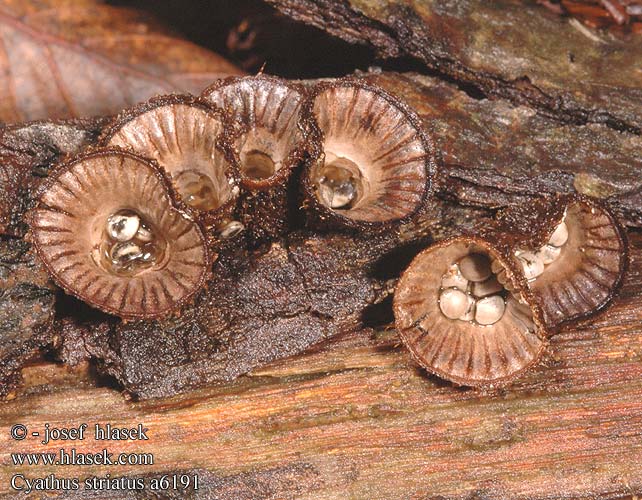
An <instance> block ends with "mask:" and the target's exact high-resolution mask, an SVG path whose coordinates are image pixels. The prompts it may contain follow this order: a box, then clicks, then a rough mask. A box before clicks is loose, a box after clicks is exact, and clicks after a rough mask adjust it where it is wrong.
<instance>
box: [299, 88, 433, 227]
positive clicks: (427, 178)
mask: <svg viewBox="0 0 642 500" xmlns="http://www.w3.org/2000/svg"><path fill="white" fill-rule="evenodd" d="M306 112H307V113H308V114H309V116H310V117H311V119H312V120H313V123H314V127H313V128H314V129H315V130H316V133H317V135H318V137H319V139H318V142H319V149H318V151H317V157H316V161H313V162H311V164H310V166H309V167H308V168H307V169H306V170H305V172H304V174H303V179H302V182H303V188H304V193H305V196H306V199H307V204H308V205H309V206H310V207H311V211H312V213H313V214H315V215H316V219H317V221H325V222H327V223H329V225H331V226H332V227H351V228H361V229H364V228H366V227H369V228H374V227H380V228H383V227H389V226H390V225H395V224H399V223H401V222H403V221H406V220H409V219H410V218H412V217H413V216H414V215H416V214H417V213H418V212H419V211H420V210H421V209H422V208H423V207H424V205H425V203H426V200H427V199H428V198H429V197H430V195H431V192H432V183H433V176H434V174H435V170H436V168H435V160H434V148H433V146H432V142H431V140H430V139H429V138H428V136H427V135H426V134H425V132H424V131H423V129H422V126H421V121H420V119H419V118H418V117H417V115H416V114H415V113H414V111H412V110H411V109H410V108H409V107H408V106H406V105H405V104H404V103H402V102H401V101H399V100H398V99H397V98H395V97H393V96H391V95H390V94H388V93H387V92H385V91H384V90H383V89H381V88H378V87H375V86H373V85H370V84H368V83H366V82H364V81H360V80H354V79H348V80H343V81H339V82H336V83H333V84H320V85H318V86H317V87H316V88H315V89H314V90H313V96H312V99H311V101H310V102H309V103H308V107H307V110H306Z"/></svg>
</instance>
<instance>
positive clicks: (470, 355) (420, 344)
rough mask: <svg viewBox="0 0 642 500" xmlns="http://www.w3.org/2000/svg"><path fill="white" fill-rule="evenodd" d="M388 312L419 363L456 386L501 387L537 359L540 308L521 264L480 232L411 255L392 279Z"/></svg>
mask: <svg viewBox="0 0 642 500" xmlns="http://www.w3.org/2000/svg"><path fill="white" fill-rule="evenodd" d="M491 262H497V263H499V265H500V267H501V271H503V272H504V276H505V277H506V280H507V282H509V283H510V285H509V286H508V287H504V286H502V285H501V284H499V283H498V281H497V275H496V272H493V270H492V269H491ZM509 289H510V291H509ZM394 313H395V322H396V326H397V329H398V330H399V333H400V335H401V338H402V340H403V342H404V344H405V345H406V346H407V347H408V349H409V350H410V352H411V353H412V354H413V356H414V358H415V359H416V360H417V361H418V362H419V364H421V366H423V367H424V368H426V369H427V370H428V371H429V372H431V373H433V374H435V375H438V376H440V377H442V378H445V379H447V380H450V381H452V382H455V383H457V384H461V385H467V386H485V387H490V386H499V385H504V384H506V383H508V382H510V381H512V380H513V379H514V378H515V377H517V376H518V375H519V374H520V373H522V372H524V371H525V370H526V369H527V368H529V367H530V366H532V365H533V364H534V363H536V362H537V361H538V359H539V358H540V356H541V353H542V352H543V349H544V346H545V341H544V340H543V339H544V338H545V335H544V331H543V326H542V324H543V319H542V315H541V311H540V309H539V308H538V306H537V305H536V304H535V303H534V301H533V299H532V296H531V293H530V291H529V290H528V287H527V286H526V284H525V278H524V276H523V274H522V272H521V270H520V269H519V268H518V267H517V266H516V265H515V263H514V262H512V261H511V259H510V258H509V257H505V256H504V253H503V251H500V250H499V249H498V248H496V247H494V246H493V245H492V244H491V243H489V242H488V241H486V240H483V239H481V238H476V237H467V236H460V237H456V238H452V239H448V240H444V241H442V242H440V243H437V244H435V245H433V246H431V247H429V248H427V249H426V250H424V251H423V252H421V253H420V254H419V255H417V257H416V258H415V259H414V260H413V261H412V263H411V264H410V266H409V267H408V268H407V269H406V271H405V272H404V273H403V275H402V276H401V279H400V280H399V283H398V285H397V289H396V291H395V296H394Z"/></svg>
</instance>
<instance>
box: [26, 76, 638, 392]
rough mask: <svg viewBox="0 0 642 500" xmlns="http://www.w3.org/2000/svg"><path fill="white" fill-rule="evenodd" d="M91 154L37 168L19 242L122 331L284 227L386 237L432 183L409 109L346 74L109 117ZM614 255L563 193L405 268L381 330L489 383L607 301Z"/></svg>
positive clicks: (256, 85) (158, 103)
mask: <svg viewBox="0 0 642 500" xmlns="http://www.w3.org/2000/svg"><path fill="white" fill-rule="evenodd" d="M98 146H99V147H98V148H97V149H92V150H90V151H87V152H84V153H82V154H80V155H79V156H77V157H75V158H72V159H70V160H67V161H66V162H64V163H62V164H60V165H57V166H55V167H54V168H53V169H52V170H51V172H50V175H49V178H48V179H47V180H46V181H45V182H44V183H43V185H42V186H41V191H40V197H39V201H38V204H37V206H36V207H35V208H34V209H33V211H32V213H31V215H30V224H31V238H32V240H33V242H34V245H35V248H36V251H37V253H38V256H39V257H40V259H41V260H42V262H43V263H44V264H45V266H46V268H47V270H48V272H49V273H50V275H51V277H52V278H53V280H54V281H55V282H56V283H57V284H58V285H59V286H60V287H61V288H62V289H63V290H64V291H66V292H67V293H69V294H71V295H74V296H76V297H78V298H79V299H81V300H82V301H84V302H86V303H87V304H89V305H91V306H93V307H95V308H97V309H100V310H102V311H104V312H107V313H109V314H111V315H114V316H117V317H120V318H123V319H154V318H159V317H165V316H169V315H173V314H178V313H180V311H181V309H182V308H184V306H185V305H186V304H188V303H190V301H191V300H192V299H193V298H194V297H195V296H196V295H197V294H199V293H200V292H201V291H202V290H203V288H204V285H205V283H206V280H207V278H208V276H209V275H210V273H211V269H212V264H213V263H214V262H215V261H216V259H217V256H219V254H222V253H225V252H231V253H233V254H235V255H237V258H243V257H242V255H244V252H248V251H250V250H251V249H252V248H262V245H265V244H266V243H267V244H268V245H269V243H270V242H274V241H276V240H278V239H279V238H282V237H283V236H284V235H287V234H288V233H290V232H292V231H295V230H305V231H308V232H312V233H313V232H317V233H319V232H326V233H327V232H340V233H342V234H343V235H344V237H345V235H348V236H349V237H350V236H351V235H352V236H354V237H355V238H363V239H362V241H363V242H364V244H366V243H365V242H366V241H367V237H368V236H369V235H382V234H385V235H391V234H392V235H394V234H397V233H398V232H399V230H400V228H401V227H402V226H403V225H404V224H409V223H413V222H416V221H418V220H419V219H421V218H422V214H423V213H424V212H425V211H426V209H427V208H428V207H430V205H431V204H432V203H433V196H434V194H433V193H434V190H435V182H436V181H435V179H436V175H437V157H436V153H435V147H434V145H433V141H432V140H431V138H430V135H429V134H428V133H427V132H426V131H425V129H424V127H423V124H422V121H421V119H420V118H419V116H417V114H416V113H415V111H414V110H412V109H411V108H410V107H409V106H407V105H406V104H405V103H403V102H402V101H401V100H399V99H398V98H397V97H395V96H393V95H390V94H388V93H387V92H385V91H384V90H383V89H381V88H378V87H376V86H374V85H372V84H370V83H367V82H365V81H363V80H359V79H343V80H338V81H335V82H324V83H320V84H316V85H311V86H303V85H295V84H292V83H290V82H286V81H283V80H280V79H277V78H273V77H267V76H264V75H258V76H255V77H245V78H232V79H227V80H222V81H220V82H217V83H215V84H214V85H212V86H211V87H209V88H208V89H207V90H206V91H205V92H204V93H203V95H201V96H199V97H193V96H175V95H174V96H166V97H160V98H155V99H152V100H150V101H149V102H147V103H144V104H142V105H138V106H136V107H134V108H132V109H129V110H126V111H124V112H123V113H121V114H120V115H119V116H117V117H116V118H115V119H114V120H113V121H112V122H111V123H110V124H109V125H108V126H106V127H105V128H104V130H103V133H102V135H101V138H100V141H99V144H98ZM239 255H241V257H238V256H239ZM626 259H627V251H626V240H625V237H624V233H623V231H622V229H621V228H620V226H619V224H618V222H617V220H616V218H615V217H614V216H613V215H612V214H611V212H610V210H609V208H608V207H607V206H606V205H604V204H601V203H598V202H597V201H595V200H592V199H589V198H585V197H581V196H575V195H568V196H558V197H553V198H543V199H541V200H539V201H537V202H536V203H533V204H531V205H529V206H528V207H515V208H510V207H509V208H506V209H505V210H503V211H501V212H499V213H498V214H497V217H496V219H495V221H494V222H493V223H491V224H486V225H485V226H484V227H480V228H478V231H476V233H475V235H470V234H462V235H460V236H458V237H454V238H450V239H448V240H444V241H440V242H437V243H435V244H434V245H432V246H430V247H428V248H425V249H424V250H423V251H422V252H420V253H419V254H418V255H417V256H416V257H415V259H414V260H413V261H412V263H411V264H410V265H409V267H408V268H407V269H406V271H405V272H404V273H403V275H402V276H401V278H400V280H399V282H398V285H397V289H396V292H395V297H394V308H393V309H394V315H395V318H396V326H397V328H398V330H399V332H400V334H401V337H402V339H403V341H404V343H405V344H406V346H407V347H408V348H409V350H410V351H411V352H412V354H413V356H414V357H415V359H416V360H417V361H418V362H419V363H420V364H421V365H422V366H423V367H425V368H426V369H427V370H429V371H430V372H432V373H434V374H437V375H439V376H441V377H444V378H446V379H448V380H451V381H453V382H455V383H458V384H463V385H472V386H496V385H501V384H505V383H507V382H510V381H511V380H513V379H514V378H515V377H516V376H517V375H519V374H521V373H523V372H524V371H525V370H526V369H528V368H529V367H531V366H533V365H535V364H536V363H537V361H538V360H539V359H540V357H541V355H542V352H543V351H544V349H545V346H546V343H547V338H548V337H549V336H550V335H551V334H552V333H554V332H555V331H557V330H558V329H559V328H561V327H562V326H563V325H565V324H568V323H570V322H573V321H576V320H578V319H580V318H584V317H586V316H589V315H591V314H594V313H595V312H597V311H599V310H602V309H603V308H604V307H605V306H606V305H607V304H608V302H609V301H610V300H611V298H612V297H613V295H614V294H615V292H616V291H617V289H618V287H619V286H620V284H621V281H622V276H623V273H624V271H625V268H626ZM211 279H213V280H216V276H212V278H211Z"/></svg>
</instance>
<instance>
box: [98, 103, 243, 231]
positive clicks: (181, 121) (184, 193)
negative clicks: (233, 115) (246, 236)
mask: <svg viewBox="0 0 642 500" xmlns="http://www.w3.org/2000/svg"><path fill="white" fill-rule="evenodd" d="M224 136H225V124H224V120H223V118H222V116H221V115H220V114H219V113H218V112H216V111H215V110H213V109H211V108H210V107H209V106H206V105H203V104H201V103H199V102H197V101H196V100H195V99H194V98H192V97H189V96H179V95H174V96H166V97H160V98H155V99H152V100H150V101H148V102H147V103H144V104H142V105H139V106H136V107H134V108H133V109H131V110H128V111H125V112H124V113H122V114H121V115H120V116H119V117H117V118H116V120H115V121H114V122H113V123H112V124H111V125H110V126H109V127H108V128H107V129H106V131H105V132H104V133H103V138H102V144H103V145H104V146H106V147H113V146H116V147H120V148H123V149H127V150H129V151H132V152H134V153H136V154H139V155H141V156H144V157H145V158H150V159H154V160H155V161H157V162H158V163H159V164H160V166H161V167H162V168H163V169H165V171H166V172H167V173H168V174H169V176H170V177H171V180H172V183H173V184H174V186H175V189H176V191H177V192H178V194H179V196H180V198H181V200H182V201H183V202H184V203H185V204H186V205H188V206H189V207H190V208H191V209H192V210H193V211H195V212H196V213H197V214H198V216H199V219H200V220H201V221H202V222H203V223H204V224H205V225H206V226H208V227H210V226H213V227H215V228H216V229H217V230H218V231H219V232H220V233H225V232H229V228H228V225H229V224H230V223H231V222H233V221H232V218H231V214H232V213H233V211H234V208H235V205H236V202H237V198H238V194H239V187H238V173H237V168H236V167H235V165H234V163H233V162H232V161H230V160H229V158H228V157H227V155H226V153H225V147H224V146H223V144H222V143H223V142H224V141H223V139H224Z"/></svg>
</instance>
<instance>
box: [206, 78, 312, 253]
mask: <svg viewBox="0 0 642 500" xmlns="http://www.w3.org/2000/svg"><path fill="white" fill-rule="evenodd" d="M203 98H204V99H205V100H206V101H208V102H210V103H212V104H213V105H215V106H216V107H218V108H220V109H223V110H224V111H225V113H226V115H227V116H229V117H230V118H231V119H232V120H233V121H234V122H235V123H236V126H237V129H236V133H235V137H233V138H232V139H231V140H230V143H231V149H232V154H233V155H234V157H235V159H236V162H237V163H238V165H239V171H240V179H241V187H242V190H243V193H242V195H241V201H240V215H239V218H240V220H241V222H242V223H243V224H244V225H245V226H246V228H247V232H248V233H247V234H248V238H249V240H250V241H251V242H252V243H258V242H261V241H263V240H266V239H269V238H270V237H274V236H277V235H280V234H283V233H284V232H285V231H286V229H287V227H288V218H289V212H290V201H289V194H290V191H291V189H290V180H291V178H292V173H293V171H294V170H295V169H296V168H297V167H298V166H299V165H300V164H301V162H302V161H303V157H304V153H305V151H306V146H307V144H306V134H305V131H304V129H305V127H303V126H302V124H301V118H300V112H301V107H302V103H303V100H304V91H303V89H302V88H301V87H299V86H297V85H294V84H292V83H289V82H286V81H284V80H280V79H277V78H273V77H269V76H265V75H257V76H248V77H244V78H229V79H226V80H221V81H219V82H217V83H215V84H214V85H212V86H211V87H209V88H208V89H207V90H205V92H204V93H203Z"/></svg>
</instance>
